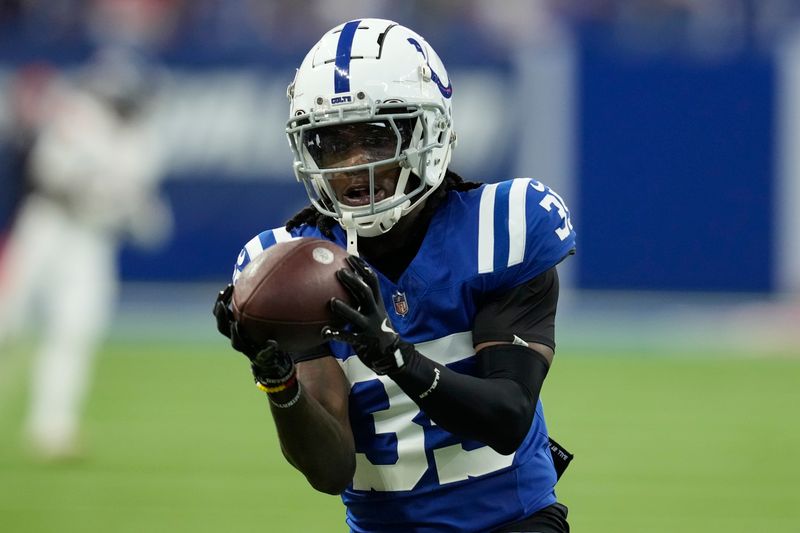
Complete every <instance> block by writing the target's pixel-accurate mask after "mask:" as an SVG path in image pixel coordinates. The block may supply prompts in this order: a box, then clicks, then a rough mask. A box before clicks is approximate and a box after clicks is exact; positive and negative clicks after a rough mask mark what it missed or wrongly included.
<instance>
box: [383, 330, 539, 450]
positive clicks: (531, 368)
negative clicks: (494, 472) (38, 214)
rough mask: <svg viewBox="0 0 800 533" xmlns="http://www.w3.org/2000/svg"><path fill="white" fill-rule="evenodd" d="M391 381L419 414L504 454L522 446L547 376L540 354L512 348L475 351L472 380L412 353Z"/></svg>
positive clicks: (494, 347)
mask: <svg viewBox="0 0 800 533" xmlns="http://www.w3.org/2000/svg"><path fill="white" fill-rule="evenodd" d="M403 355H404V357H405V360H406V364H405V366H404V367H403V369H402V370H400V371H399V372H397V373H396V374H392V375H391V378H392V379H393V380H394V381H395V382H396V383H397V384H398V385H399V386H400V388H401V389H403V391H404V392H405V393H406V394H408V396H409V397H410V398H411V399H412V400H414V402H415V403H416V404H417V405H419V406H420V408H421V409H422V410H423V411H424V412H425V414H427V415H428V417H430V419H431V420H433V421H434V422H436V424H438V425H439V426H441V427H442V428H444V429H446V430H447V431H449V432H450V433H453V434H455V435H459V436H461V437H466V438H469V439H474V440H477V441H479V442H483V443H485V444H488V445H489V446H491V447H492V448H493V449H494V450H496V451H498V452H499V453H502V454H505V455H508V454H510V453H513V452H515V451H516V450H517V448H518V447H519V445H520V444H521V443H522V441H523V439H524V438H525V436H526V435H527V434H528V430H529V429H530V426H531V421H532V420H533V415H534V413H535V411H536V402H537V400H538V398H539V392H540V391H541V388H542V383H543V382H544V378H545V376H546V375H547V370H548V365H547V360H546V359H545V358H544V356H543V355H541V354H540V353H538V352H536V351H534V350H532V349H530V348H528V347H526V346H519V345H514V344H499V345H495V346H490V347H488V348H484V349H483V350H481V351H480V352H478V355H477V357H478V376H477V377H476V376H468V375H465V374H460V373H458V372H455V371H453V370H451V369H449V368H447V367H445V366H442V365H440V364H438V363H435V362H433V361H431V360H430V359H428V358H427V357H425V356H424V355H422V354H420V353H419V352H417V351H416V350H413V348H411V347H410V346H409V349H407V350H406V351H405V353H404V354H403Z"/></svg>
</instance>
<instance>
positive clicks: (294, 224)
mask: <svg viewBox="0 0 800 533" xmlns="http://www.w3.org/2000/svg"><path fill="white" fill-rule="evenodd" d="M481 185H483V184H482V183H478V182H474V181H464V178H462V177H461V176H459V175H458V174H456V173H455V172H453V171H452V170H450V169H447V171H445V174H444V183H442V185H441V186H439V188H438V189H437V190H436V191H434V192H433V194H431V197H430V198H429V200H428V201H429V202H430V201H431V200H433V201H435V202H436V203H437V204H438V203H439V202H440V201H441V199H442V198H444V196H445V194H446V193H447V192H448V191H457V192H461V191H469V190H472V189H477V188H478V187H480V186H481ZM303 224H307V225H309V226H316V227H317V228H319V230H320V231H321V232H322V234H323V235H325V236H326V237H329V238H332V237H333V232H332V230H333V228H334V227H335V226H336V224H337V222H336V219H335V218H333V217H329V216H325V215H323V214H322V213H320V212H319V211H317V208H316V207H314V206H313V205H309V206H308V207H305V208H303V209H301V210H300V211H299V212H297V213H296V214H295V215H294V216H293V217H292V218H290V219H289V221H288V222H286V230H287V231H290V230H293V229H295V228H299V227H300V226H302V225H303Z"/></svg>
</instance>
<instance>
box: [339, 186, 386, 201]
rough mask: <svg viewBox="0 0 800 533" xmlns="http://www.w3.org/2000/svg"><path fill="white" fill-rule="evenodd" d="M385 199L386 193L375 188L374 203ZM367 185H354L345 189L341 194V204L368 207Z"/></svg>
mask: <svg viewBox="0 0 800 533" xmlns="http://www.w3.org/2000/svg"><path fill="white" fill-rule="evenodd" d="M384 198H386V191H384V190H383V189H381V188H379V187H376V188H375V203H376V204H377V203H378V202H380V201H381V200H383V199H384ZM369 201H370V194H369V183H354V184H352V185H350V186H349V187H347V188H346V189H345V190H344V193H343V194H342V203H344V204H346V205H349V206H353V207H358V206H362V205H369Z"/></svg>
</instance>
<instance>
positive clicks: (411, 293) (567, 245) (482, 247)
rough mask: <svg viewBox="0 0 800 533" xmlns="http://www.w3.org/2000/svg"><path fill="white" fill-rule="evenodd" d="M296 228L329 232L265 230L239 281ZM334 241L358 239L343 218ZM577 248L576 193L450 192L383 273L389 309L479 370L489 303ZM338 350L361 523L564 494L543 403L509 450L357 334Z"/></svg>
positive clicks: (442, 520)
mask: <svg viewBox="0 0 800 533" xmlns="http://www.w3.org/2000/svg"><path fill="white" fill-rule="evenodd" d="M296 237H317V238H324V237H323V236H322V235H321V233H320V231H319V230H318V229H317V228H316V227H312V226H305V225H304V226H301V227H300V228H297V229H295V230H292V231H291V232H288V231H286V230H285V229H283V228H279V229H275V230H269V231H265V232H263V233H261V234H260V235H258V236H256V237H255V238H253V239H252V240H251V241H250V242H249V243H247V245H246V246H245V248H244V250H242V253H241V254H240V256H239V260H238V262H237V265H236V270H235V272H234V282H235V279H236V277H238V275H239V272H241V270H242V268H244V266H245V265H246V264H247V263H248V262H249V261H250V260H252V259H253V258H254V257H255V256H256V255H257V254H259V253H260V252H261V251H262V250H264V249H265V248H267V247H269V246H271V245H272V244H274V243H275V242H280V241H284V240H288V239H292V238H296ZM332 240H334V241H335V242H336V243H338V244H339V245H341V246H342V247H346V241H345V235H344V232H343V231H342V230H341V228H339V227H338V226H337V227H336V228H335V229H334V238H333V239H332ZM574 247H575V233H574V231H573V229H572V223H571V221H570V216H569V211H568V210H567V208H566V206H565V205H564V202H563V201H562V200H561V198H560V197H559V196H558V195H557V194H556V193H555V192H553V191H552V190H550V189H549V188H548V187H546V186H544V185H543V184H541V183H539V182H537V181H536V180H532V179H528V178H519V179H514V180H510V181H505V182H502V183H495V184H488V185H482V186H481V187H480V188H478V189H473V190H470V191H465V192H456V191H450V192H448V195H447V197H446V199H445V200H443V202H442V204H441V205H440V206H439V208H438V210H437V212H436V213H435V215H434V216H433V218H432V220H431V222H430V226H429V228H428V231H427V234H426V236H425V238H424V240H423V242H422V245H421V247H420V249H419V251H418V253H417V255H416V257H415V258H414V259H413V260H412V262H411V264H410V265H409V266H408V268H407V269H406V271H405V272H404V273H403V274H402V276H401V277H400V278H399V280H398V281H397V283H395V282H392V281H390V280H389V279H387V278H386V277H385V276H383V275H381V274H380V272H378V277H379V279H380V285H381V293H382V295H383V300H384V302H385V304H386V306H387V312H388V315H389V319H390V320H391V322H392V324H393V325H394V327H395V329H396V330H397V332H398V333H399V334H400V335H401V336H402V337H403V339H405V340H407V341H409V342H412V343H414V345H415V347H416V349H417V351H419V352H420V353H422V354H424V355H425V356H427V357H429V358H430V359H432V360H434V361H436V362H438V363H441V364H443V365H446V366H448V367H449V368H451V369H453V370H455V371H457V372H460V373H464V374H473V375H474V374H475V372H476V361H475V350H474V348H473V343H472V330H473V325H474V317H475V315H476V312H477V310H478V306H479V304H480V302H481V301H482V300H483V299H484V298H485V297H486V296H488V295H492V294H502V293H503V292H505V291H508V290H510V289H512V288H513V287H516V286H518V285H520V284H522V283H524V282H526V281H528V280H530V279H532V278H534V277H536V276H538V275H539V274H541V273H543V272H545V271H546V270H548V269H550V268H552V267H553V266H554V265H556V264H557V263H559V262H560V261H561V260H562V259H563V258H564V257H565V256H567V255H568V254H569V253H570V251H572V250H573V249H574ZM331 350H332V352H333V353H334V356H335V357H336V358H337V359H338V361H339V363H340V364H341V366H342V369H343V370H344V373H345V375H346V376H347V379H348V380H349V382H350V384H351V390H350V422H351V424H352V428H353V434H354V437H355V446H356V473H355V476H354V477H353V481H352V484H351V485H350V486H349V487H348V488H347V490H345V492H344V493H343V494H342V499H343V501H344V504H345V506H346V507H347V523H348V524H349V526H350V528H351V530H352V531H357V532H360V531H398V532H400V531H402V532H409V531H430V532H433V531H436V532H442V531H454V532H456V531H458V532H464V531H487V530H490V529H492V528H494V527H497V526H499V525H502V524H506V523H510V522H513V521H515V520H519V519H521V518H524V517H526V516H529V515H530V514H532V513H534V512H536V511H538V510H539V509H542V508H543V507H546V506H548V505H551V504H553V503H555V501H556V497H555V492H554V486H555V483H556V473H555V470H554V467H553V460H552V457H551V455H550V450H549V447H548V434H547V427H546V426H545V421H544V415H543V411H542V405H541V402H539V403H538V404H537V406H536V415H535V417H534V420H533V423H532V424H531V428H530V431H529V432H528V435H527V437H526V438H525V440H524V441H523V443H522V445H521V446H520V447H519V449H518V450H517V451H516V453H514V454H511V455H501V454H499V453H497V452H495V451H494V450H492V449H491V448H490V447H488V446H486V445H485V444H483V443H481V442H477V441H473V440H469V439H464V438H462V437H459V436H456V435H453V434H451V433H449V432H447V431H445V430H443V429H442V428H440V427H438V426H437V425H436V424H435V423H434V422H432V421H431V420H430V419H429V418H428V417H427V416H426V415H425V413H423V412H421V411H420V409H419V407H418V406H417V405H416V404H415V403H414V402H413V401H412V400H411V399H410V398H409V397H408V396H407V395H406V394H405V393H404V392H403V391H402V390H400V388H399V387H398V386H397V384H395V383H394V382H393V381H392V380H391V379H390V378H388V377H387V376H378V375H376V374H375V373H374V372H373V371H372V370H370V369H369V368H367V367H366V366H364V364H362V363H361V361H360V360H359V359H358V357H356V356H355V355H354V354H353V352H352V349H351V348H350V347H349V346H348V345H346V344H341V343H336V342H332V343H331Z"/></svg>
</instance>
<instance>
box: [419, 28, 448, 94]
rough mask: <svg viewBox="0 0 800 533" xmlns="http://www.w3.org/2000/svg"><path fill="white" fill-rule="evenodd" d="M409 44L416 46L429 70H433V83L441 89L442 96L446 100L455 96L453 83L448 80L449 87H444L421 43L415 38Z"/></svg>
mask: <svg viewBox="0 0 800 533" xmlns="http://www.w3.org/2000/svg"><path fill="white" fill-rule="evenodd" d="M408 42H409V43H411V44H412V45H413V46H414V48H416V49H417V52H419V53H420V54H422V58H423V59H424V60H425V62H426V63H427V64H428V68H430V69H431V80H433V82H434V83H435V84H436V86H437V87H438V88H439V92H440V93H442V96H444V97H445V98H450V97H451V96H453V84H452V82H451V81H450V80H447V87H445V86H444V84H443V83H442V80H441V78H439V75H438V74H436V73H435V72H434V71H433V69H432V68H431V62H430V61H429V60H428V58H427V57H425V51H424V50H423V49H422V45H420V44H419V42H417V40H416V39H414V38H413V37H409V38H408Z"/></svg>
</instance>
